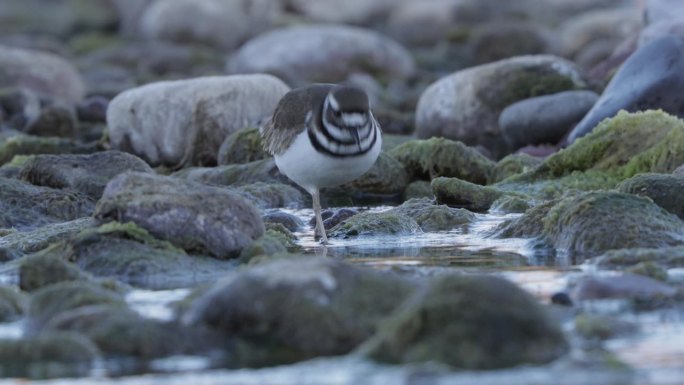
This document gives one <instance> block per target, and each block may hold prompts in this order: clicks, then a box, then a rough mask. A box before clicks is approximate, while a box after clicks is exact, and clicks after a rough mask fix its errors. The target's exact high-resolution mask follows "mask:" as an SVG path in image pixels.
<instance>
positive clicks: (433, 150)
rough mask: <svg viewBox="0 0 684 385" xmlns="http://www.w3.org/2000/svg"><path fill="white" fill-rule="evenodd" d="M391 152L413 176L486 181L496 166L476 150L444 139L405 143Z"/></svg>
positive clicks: (475, 181) (412, 177)
mask: <svg viewBox="0 0 684 385" xmlns="http://www.w3.org/2000/svg"><path fill="white" fill-rule="evenodd" d="M389 155H391V156H393V157H394V158H396V159H397V160H398V161H399V162H401V163H403V164H404V167H405V168H406V171H407V172H408V173H409V176H410V177H411V179H427V180H430V179H434V178H437V177H440V176H445V177H456V178H461V179H464V180H467V181H470V182H473V183H480V184H484V183H486V182H487V178H488V176H489V173H490V172H491V169H492V167H493V166H494V163H493V162H492V161H491V160H489V159H487V158H486V157H485V156H484V155H482V154H480V153H479V152H478V151H477V150H475V149H473V148H470V147H468V146H466V145H464V144H463V143H461V142H456V141H453V140H448V139H444V138H431V139H427V140H413V141H410V142H406V143H404V144H401V145H399V146H397V147H395V148H394V149H392V150H391V151H390V152H389Z"/></svg>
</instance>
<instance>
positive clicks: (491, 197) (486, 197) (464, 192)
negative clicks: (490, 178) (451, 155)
mask: <svg viewBox="0 0 684 385" xmlns="http://www.w3.org/2000/svg"><path fill="white" fill-rule="evenodd" d="M432 192H433V194H435V198H436V199H437V202H438V203H443V204H447V205H449V206H454V207H460V208H465V209H468V210H470V211H476V212H484V211H487V210H489V208H490V207H491V206H492V204H493V203H494V202H495V201H496V200H497V199H499V198H501V197H502V196H503V195H504V194H505V193H504V192H503V191H500V190H498V189H496V188H494V187H490V186H481V185H478V184H475V183H470V182H468V181H465V180H461V179H458V178H436V179H433V180H432Z"/></svg>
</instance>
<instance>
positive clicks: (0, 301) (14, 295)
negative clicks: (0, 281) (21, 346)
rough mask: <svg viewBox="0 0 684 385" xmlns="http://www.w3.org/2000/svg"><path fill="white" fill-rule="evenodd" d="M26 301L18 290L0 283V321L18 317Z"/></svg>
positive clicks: (10, 320) (23, 309) (22, 312)
mask: <svg viewBox="0 0 684 385" xmlns="http://www.w3.org/2000/svg"><path fill="white" fill-rule="evenodd" d="M26 302H27V301H26V296H25V295H24V294H23V293H21V292H20V291H19V290H16V289H15V288H13V287H10V286H2V285H0V323H4V322H12V321H15V320H17V319H19V318H20V317H21V316H22V315H23V314H24V311H25V310H26ZM0 351H1V350H0ZM1 354H2V353H0V355H1ZM0 366H1V365H0Z"/></svg>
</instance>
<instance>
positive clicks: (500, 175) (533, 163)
mask: <svg viewBox="0 0 684 385" xmlns="http://www.w3.org/2000/svg"><path fill="white" fill-rule="evenodd" d="M541 163H542V159H541V158H537V157H534V156H531V155H528V154H525V153H520V154H511V155H507V156H506V157H504V158H503V159H501V160H500V161H498V162H497V163H496V165H494V167H493V168H492V171H491V174H490V175H489V183H490V184H491V183H497V182H501V181H502V180H504V179H506V178H508V177H510V176H513V175H518V174H522V173H525V172H528V171H531V170H532V169H534V168H535V167H537V166H538V165H539V164H541Z"/></svg>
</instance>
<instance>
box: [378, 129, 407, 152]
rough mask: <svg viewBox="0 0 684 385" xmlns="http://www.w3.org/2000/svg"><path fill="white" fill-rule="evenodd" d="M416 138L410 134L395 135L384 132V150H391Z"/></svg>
mask: <svg viewBox="0 0 684 385" xmlns="http://www.w3.org/2000/svg"><path fill="white" fill-rule="evenodd" d="M413 139H414V138H413V137H412V136H409V135H394V134H388V133H383V134H382V151H383V152H389V151H391V150H392V149H394V148H395V147H398V146H400V145H402V144H404V143H406V142H409V141H411V140H413Z"/></svg>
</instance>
